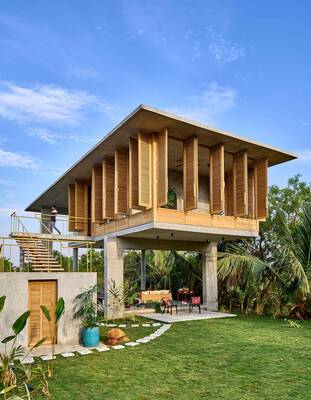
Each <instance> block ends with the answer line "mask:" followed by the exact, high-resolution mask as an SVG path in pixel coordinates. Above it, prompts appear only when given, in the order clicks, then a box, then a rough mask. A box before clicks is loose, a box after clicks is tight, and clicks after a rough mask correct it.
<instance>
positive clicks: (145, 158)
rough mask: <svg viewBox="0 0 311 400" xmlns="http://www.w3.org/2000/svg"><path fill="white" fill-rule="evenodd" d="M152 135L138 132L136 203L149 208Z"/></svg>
mask: <svg viewBox="0 0 311 400" xmlns="http://www.w3.org/2000/svg"><path fill="white" fill-rule="evenodd" d="M151 184H152V135H151V134H150V133H148V132H144V131H139V132H138V204H139V206H142V207H145V208H150V207H151V196H152V186H151Z"/></svg>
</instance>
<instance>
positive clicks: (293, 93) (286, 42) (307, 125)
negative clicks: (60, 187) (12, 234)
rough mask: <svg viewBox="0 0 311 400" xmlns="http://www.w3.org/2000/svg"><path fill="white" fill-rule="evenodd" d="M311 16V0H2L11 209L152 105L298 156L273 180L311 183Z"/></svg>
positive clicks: (5, 167) (4, 166) (0, 190)
mask: <svg viewBox="0 0 311 400" xmlns="http://www.w3.org/2000/svg"><path fill="white" fill-rule="evenodd" d="M310 18H311V4H310V2H309V1H299V2H294V1H276V0H275V1H273V2H271V1H261V2H260V3H258V2H251V1H234V0H233V1H225V0H224V1H216V0H215V1H208V0H202V1H200V0H196V1H193V0H191V1H187V0H182V1H180V0H179V1H173V0H167V1H164V0H157V1H151V0H149V1H142V0H141V1H136V0H128V1H99V0H98V1H94V0H93V1H90V0H89V1H78V0H74V1H70V0H66V1H58V2H57V1H49V0H46V1H44V2H43V1H34V0H29V1H27V2H25V1H22V0H14V1H9V0H2V1H1V8H0V215H2V216H4V215H7V214H8V213H9V211H10V210H12V209H17V210H21V209H24V208H25V206H27V205H28V204H29V203H30V202H31V201H32V200H33V199H34V198H35V197H36V196H37V195H39V194H40V193H41V192H42V191H43V190H44V189H45V188H46V187H47V186H48V185H49V184H51V183H52V182H53V181H54V180H55V179H56V178H57V177H58V176H59V174H60V173H61V172H63V171H64V170H66V168H68V167H69V166H70V165H71V164H72V163H73V162H74V161H75V160H76V159H77V158H79V157H80V156H81V155H82V154H83V153H84V152H85V151H87V150H88V149H89V148H90V147H91V146H92V145H94V144H95V143H96V142H97V141H98V140H99V139H100V138H101V137H103V136H104V135H105V134H106V133H107V132H108V131H109V130H110V129H111V128H112V127H113V126H114V125H116V124H117V123H118V122H119V121H120V120H121V119H122V118H123V117H124V116H126V115H127V114H128V113H129V112H130V111H131V110H132V109H134V108H135V107H137V106H138V105H139V104H141V103H145V104H149V105H151V106H155V107H158V108H162V109H164V110H169V111H173V112H175V113H177V114H181V115H185V116H189V117H191V118H193V119H196V120H199V121H203V122H206V123H208V124H210V125H212V126H216V127H219V128H222V129H224V130H228V131H231V132H234V133H237V134H239V135H243V136H246V137H249V138H251V139H255V140H258V141H262V142H264V143H267V144H271V145H275V146H278V147H281V148H284V149H285V150H288V151H292V152H297V153H298V154H299V155H300V159H299V160H298V161H294V162H291V163H288V164H287V165H280V166H277V167H274V168H272V169H271V170H270V183H277V184H279V185H284V184H285V182H286V180H287V178H288V177H289V176H291V175H293V174H296V173H301V174H302V175H303V178H304V179H305V180H306V181H311V172H310V166H311V139H310V133H311V115H310V105H311V81H310V72H311V24H310ZM2 226H4V225H3V224H2ZM0 231H1V233H7V232H3V231H2V229H1V227H0Z"/></svg>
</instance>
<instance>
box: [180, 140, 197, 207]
mask: <svg viewBox="0 0 311 400" xmlns="http://www.w3.org/2000/svg"><path fill="white" fill-rule="evenodd" d="M183 158H184V166H183V174H184V210H185V211H189V210H193V209H195V208H197V207H198V139H197V137H195V136H194V137H191V138H189V139H188V140H186V141H185V142H184V155H183Z"/></svg>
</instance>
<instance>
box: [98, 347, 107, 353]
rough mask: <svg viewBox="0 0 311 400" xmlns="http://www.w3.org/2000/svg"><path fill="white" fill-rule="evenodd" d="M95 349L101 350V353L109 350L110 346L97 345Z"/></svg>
mask: <svg viewBox="0 0 311 400" xmlns="http://www.w3.org/2000/svg"><path fill="white" fill-rule="evenodd" d="M95 350H97V351H99V352H100V353H102V352H104V351H109V350H110V349H109V347H95Z"/></svg>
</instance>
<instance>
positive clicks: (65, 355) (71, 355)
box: [61, 353, 75, 358]
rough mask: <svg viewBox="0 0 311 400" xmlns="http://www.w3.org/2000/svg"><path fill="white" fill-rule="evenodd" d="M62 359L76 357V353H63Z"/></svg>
mask: <svg viewBox="0 0 311 400" xmlns="http://www.w3.org/2000/svg"><path fill="white" fill-rule="evenodd" d="M61 356H62V357H65V358H68V357H74V356H75V355H74V353H62V354H61Z"/></svg>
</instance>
